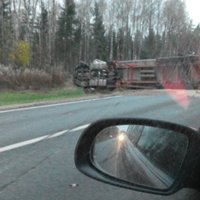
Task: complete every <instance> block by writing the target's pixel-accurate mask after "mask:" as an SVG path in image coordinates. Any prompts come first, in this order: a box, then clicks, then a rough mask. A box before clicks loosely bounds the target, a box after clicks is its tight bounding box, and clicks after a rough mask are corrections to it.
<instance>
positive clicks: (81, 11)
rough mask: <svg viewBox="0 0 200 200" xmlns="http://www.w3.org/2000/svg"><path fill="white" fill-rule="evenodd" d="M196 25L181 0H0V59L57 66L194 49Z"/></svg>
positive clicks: (199, 32) (199, 39) (199, 28)
mask: <svg viewBox="0 0 200 200" xmlns="http://www.w3.org/2000/svg"><path fill="white" fill-rule="evenodd" d="M199 50H200V25H194V24H193V23H192V20H191V19H190V18H189V17H188V14H187V12H186V7H185V4H184V1H181V0H123V1H121V0H110V1H106V0H77V1H75V0H63V1H61V0H1V1H0V63H1V64H2V65H5V66H7V65H10V66H12V67H13V69H21V70H22V71H23V70H24V69H26V68H37V69H42V70H45V71H47V72H51V71H52V70H56V69H58V68H59V69H62V70H64V71H66V72H67V73H72V72H73V69H74V67H75V66H76V64H77V63H79V62H80V61H84V62H88V63H89V62H91V61H92V60H93V59H95V58H96V59H102V60H131V59H147V58H157V57H167V56H179V55H188V54H199V53H200V52H199Z"/></svg>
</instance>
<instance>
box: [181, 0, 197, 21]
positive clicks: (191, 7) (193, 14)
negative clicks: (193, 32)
mask: <svg viewBox="0 0 200 200" xmlns="http://www.w3.org/2000/svg"><path fill="white" fill-rule="evenodd" d="M185 3H186V10H187V12H188V14H189V17H190V18H191V19H192V20H193V23H194V24H195V25H197V24H198V23H200V0H185Z"/></svg>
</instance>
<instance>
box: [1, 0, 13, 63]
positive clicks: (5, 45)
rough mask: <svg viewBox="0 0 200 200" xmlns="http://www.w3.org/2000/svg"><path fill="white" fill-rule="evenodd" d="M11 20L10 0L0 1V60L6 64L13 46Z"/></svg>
mask: <svg viewBox="0 0 200 200" xmlns="http://www.w3.org/2000/svg"><path fill="white" fill-rule="evenodd" d="M13 32H14V30H13V22H12V11H11V1H10V0H2V1H1V2H0V62H1V63H3V64H8V62H9V56H8V55H9V53H10V52H11V51H12V47H13V40H14V34H13Z"/></svg>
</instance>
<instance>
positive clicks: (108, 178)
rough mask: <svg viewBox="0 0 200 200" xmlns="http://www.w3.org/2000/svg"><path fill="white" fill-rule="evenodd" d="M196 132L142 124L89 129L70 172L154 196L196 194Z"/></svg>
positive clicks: (106, 123) (101, 124) (122, 122)
mask: <svg viewBox="0 0 200 200" xmlns="http://www.w3.org/2000/svg"><path fill="white" fill-rule="evenodd" d="M199 146H200V138H199V135H198V134H197V131H195V130H193V129H191V128H188V127H184V126H180V125H177V124H173V123H169V122H162V121H157V120H148V119H113V120H112V119H109V120H102V121H98V122H96V123H94V124H92V125H91V126H90V127H88V129H87V130H85V132H84V133H83V135H82V136H81V138H80V139H79V141H78V144H77V147H76V151H75V164H76V167H77V168H78V169H79V170H80V171H81V172H83V173H84V174H86V175H88V176H90V177H92V178H95V179H97V180H100V181H103V182H106V183H110V184H113V185H117V186H120V187H124V188H129V189H134V190H138V191H143V192H150V193H155V194H171V193H174V192H176V191H177V190H179V189H180V188H182V187H193V188H194V187H195V188H198V187H199V186H198V184H197V183H198V180H196V179H195V178H194V174H195V173H196V174H197V173H198V172H197V171H198V170H197V169H198V167H199V160H200V159H199V158H200V156H197V157H196V156H195V158H196V159H192V156H194V154H195V155H196V153H197V151H198V155H199V153H200V147H199Z"/></svg>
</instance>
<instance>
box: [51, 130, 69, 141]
mask: <svg viewBox="0 0 200 200" xmlns="http://www.w3.org/2000/svg"><path fill="white" fill-rule="evenodd" d="M68 131H69V130H64V131H60V132H57V133H54V134H53V135H51V136H49V137H48V139H49V138H55V137H59V136H61V135H64V134H65V133H67V132H68Z"/></svg>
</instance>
